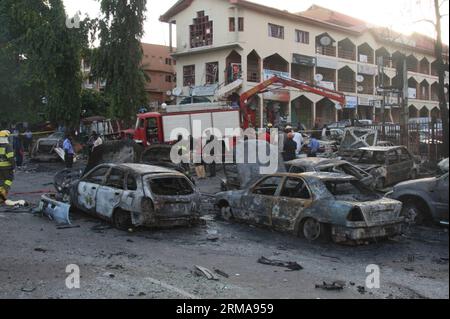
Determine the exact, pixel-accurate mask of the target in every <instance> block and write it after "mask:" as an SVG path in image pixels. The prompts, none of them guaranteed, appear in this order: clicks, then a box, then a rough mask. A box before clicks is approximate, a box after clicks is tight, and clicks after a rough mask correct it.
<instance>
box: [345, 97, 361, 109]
mask: <svg viewBox="0 0 450 319" xmlns="http://www.w3.org/2000/svg"><path fill="white" fill-rule="evenodd" d="M345 101H346V104H345V108H346V109H354V108H356V107H357V106H358V97H356V96H348V95H347V96H346V97H345Z"/></svg>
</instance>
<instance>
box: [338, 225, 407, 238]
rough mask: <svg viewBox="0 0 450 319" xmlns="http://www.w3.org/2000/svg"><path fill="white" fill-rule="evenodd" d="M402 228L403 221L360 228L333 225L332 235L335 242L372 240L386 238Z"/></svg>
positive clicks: (399, 231) (400, 231)
mask: <svg viewBox="0 0 450 319" xmlns="http://www.w3.org/2000/svg"><path fill="white" fill-rule="evenodd" d="M402 229H403V222H397V223H393V224H389V225H382V226H374V227H361V228H349V227H344V226H333V228H332V236H333V239H334V240H335V241H336V242H345V241H360V240H373V239H377V238H387V237H393V236H396V235H400V234H401V233H402Z"/></svg>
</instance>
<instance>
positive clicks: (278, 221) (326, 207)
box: [216, 173, 403, 242]
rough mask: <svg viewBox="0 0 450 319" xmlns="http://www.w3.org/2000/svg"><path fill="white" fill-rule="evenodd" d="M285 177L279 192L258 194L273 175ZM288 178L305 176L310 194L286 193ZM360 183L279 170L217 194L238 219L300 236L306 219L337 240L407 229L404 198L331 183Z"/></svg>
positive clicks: (356, 239) (220, 203)
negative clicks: (338, 187) (356, 191)
mask: <svg viewBox="0 0 450 319" xmlns="http://www.w3.org/2000/svg"><path fill="white" fill-rule="evenodd" d="M273 177H276V178H279V179H280V183H279V184H278V186H274V187H277V190H276V192H275V195H274V196H264V195H259V194H255V189H256V188H257V187H258V186H259V185H260V184H261V183H264V181H265V180H266V179H268V178H273ZM288 179H295V180H302V181H303V182H304V183H305V185H306V186H307V189H308V191H309V195H308V196H309V198H305V199H301V198H298V197H286V196H280V195H282V194H283V193H284V192H285V190H284V187H285V186H284V184H285V183H287V181H288ZM328 183H331V184H333V183H336V184H341V183H342V184H345V183H357V185H356V187H359V188H360V189H361V188H365V187H364V186H363V185H362V184H361V183H358V181H357V180H356V178H355V177H353V176H350V175H345V174H336V173H303V174H275V175H270V176H267V177H263V178H262V179H260V180H259V181H258V182H256V183H255V184H254V185H252V186H251V187H249V188H247V189H245V190H240V191H230V192H223V193H219V194H217V195H216V207H217V208H219V209H220V210H221V212H223V211H224V210H227V209H230V210H231V212H232V217H233V218H234V219H236V220H239V221H244V222H246V223H250V224H255V225H262V226H266V227H269V228H273V229H276V230H279V231H282V232H288V233H291V234H294V235H299V234H300V233H301V231H302V227H303V225H304V222H305V221H306V220H307V219H314V220H315V221H317V222H318V223H320V224H322V225H327V226H330V235H331V236H332V239H333V240H334V241H335V242H348V241H352V242H360V241H367V240H373V239H376V238H385V237H391V236H395V235H398V234H400V233H401V231H402V225H403V218H402V217H401V216H400V211H401V207H402V204H401V202H399V201H397V200H393V199H388V198H381V197H380V196H378V195H376V194H374V193H373V192H371V191H370V190H368V189H367V188H365V189H366V190H367V192H365V193H360V194H348V193H346V192H343V193H342V194H339V193H338V192H337V193H336V194H332V193H331V192H330V190H329V189H328V186H326V184H328Z"/></svg>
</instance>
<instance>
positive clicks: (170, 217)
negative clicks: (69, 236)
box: [70, 164, 200, 229]
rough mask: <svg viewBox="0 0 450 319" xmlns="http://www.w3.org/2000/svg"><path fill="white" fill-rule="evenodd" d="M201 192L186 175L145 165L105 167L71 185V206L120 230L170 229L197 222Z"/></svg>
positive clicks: (95, 169) (100, 166) (90, 172)
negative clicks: (136, 227) (135, 227)
mask: <svg viewBox="0 0 450 319" xmlns="http://www.w3.org/2000/svg"><path fill="white" fill-rule="evenodd" d="M199 196H200V195H199V193H198V191H197V189H196V188H195V186H194V185H193V184H192V183H191V181H190V180H189V179H188V178H187V177H186V176H184V175H183V174H181V173H179V172H177V171H174V170H170V169H167V168H164V167H159V166H150V165H143V164H102V165H99V166H97V167H95V168H94V169H92V170H91V171H89V172H88V173H87V174H86V175H84V176H83V177H82V178H81V179H80V180H79V181H77V182H75V183H73V184H72V186H71V189H70V202H71V205H72V206H74V207H76V208H78V209H80V210H82V211H84V212H86V213H90V214H93V215H95V216H98V217H100V218H102V219H104V220H107V221H110V222H112V223H113V224H114V225H115V226H116V227H117V228H118V229H129V228H130V227H134V226H146V227H171V226H185V225H191V224H193V223H195V222H196V221H197V220H198V217H199V213H198V209H199V203H200V202H199V200H200V197H199Z"/></svg>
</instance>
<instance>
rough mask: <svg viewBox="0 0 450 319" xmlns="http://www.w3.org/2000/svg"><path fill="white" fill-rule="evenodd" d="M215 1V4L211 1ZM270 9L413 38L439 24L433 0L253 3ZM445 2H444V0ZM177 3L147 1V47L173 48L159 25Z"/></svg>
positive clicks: (72, 2) (73, 3)
mask: <svg viewBox="0 0 450 319" xmlns="http://www.w3.org/2000/svg"><path fill="white" fill-rule="evenodd" d="M211 1H215V0H211ZM251 1H252V2H256V3H260V4H263V5H266V6H271V7H274V8H277V9H281V10H288V11H290V12H299V11H304V10H306V9H307V8H309V7H310V6H311V5H313V4H317V5H320V6H323V7H326V8H330V9H333V10H335V11H338V12H341V13H344V14H347V15H349V16H353V17H356V18H359V19H362V20H365V21H367V22H369V23H372V24H375V25H379V26H385V27H390V28H392V29H393V30H396V31H399V32H402V33H405V34H411V33H412V32H414V31H416V32H420V33H423V34H425V35H428V36H431V37H434V36H435V31H434V26H433V25H432V24H431V23H429V22H424V21H422V22H420V20H423V19H432V20H435V15H434V8H433V3H434V1H433V0H376V1H374V0H276V1H274V0H251ZM440 1H443V0H440ZM63 2H64V4H65V7H66V11H67V14H68V15H69V16H73V15H74V14H75V13H76V12H78V11H80V12H81V13H82V15H84V14H88V15H89V16H90V17H91V18H94V17H97V16H98V15H99V13H100V5H99V1H98V0H63ZM176 2H177V0H147V19H146V22H145V26H144V30H145V35H144V38H143V39H142V41H143V42H146V43H155V44H163V45H169V27H168V25H167V24H166V23H161V22H159V17H160V16H161V15H162V14H163V13H165V12H166V11H167V10H168V9H169V8H170V7H171V6H172V5H173V4H174V3H176ZM441 10H442V14H448V12H449V1H445V2H444V4H443V5H442V9H441ZM442 24H443V28H442V30H443V41H444V42H445V43H447V44H448V43H449V18H448V15H447V16H445V17H444V18H443V19H442Z"/></svg>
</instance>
